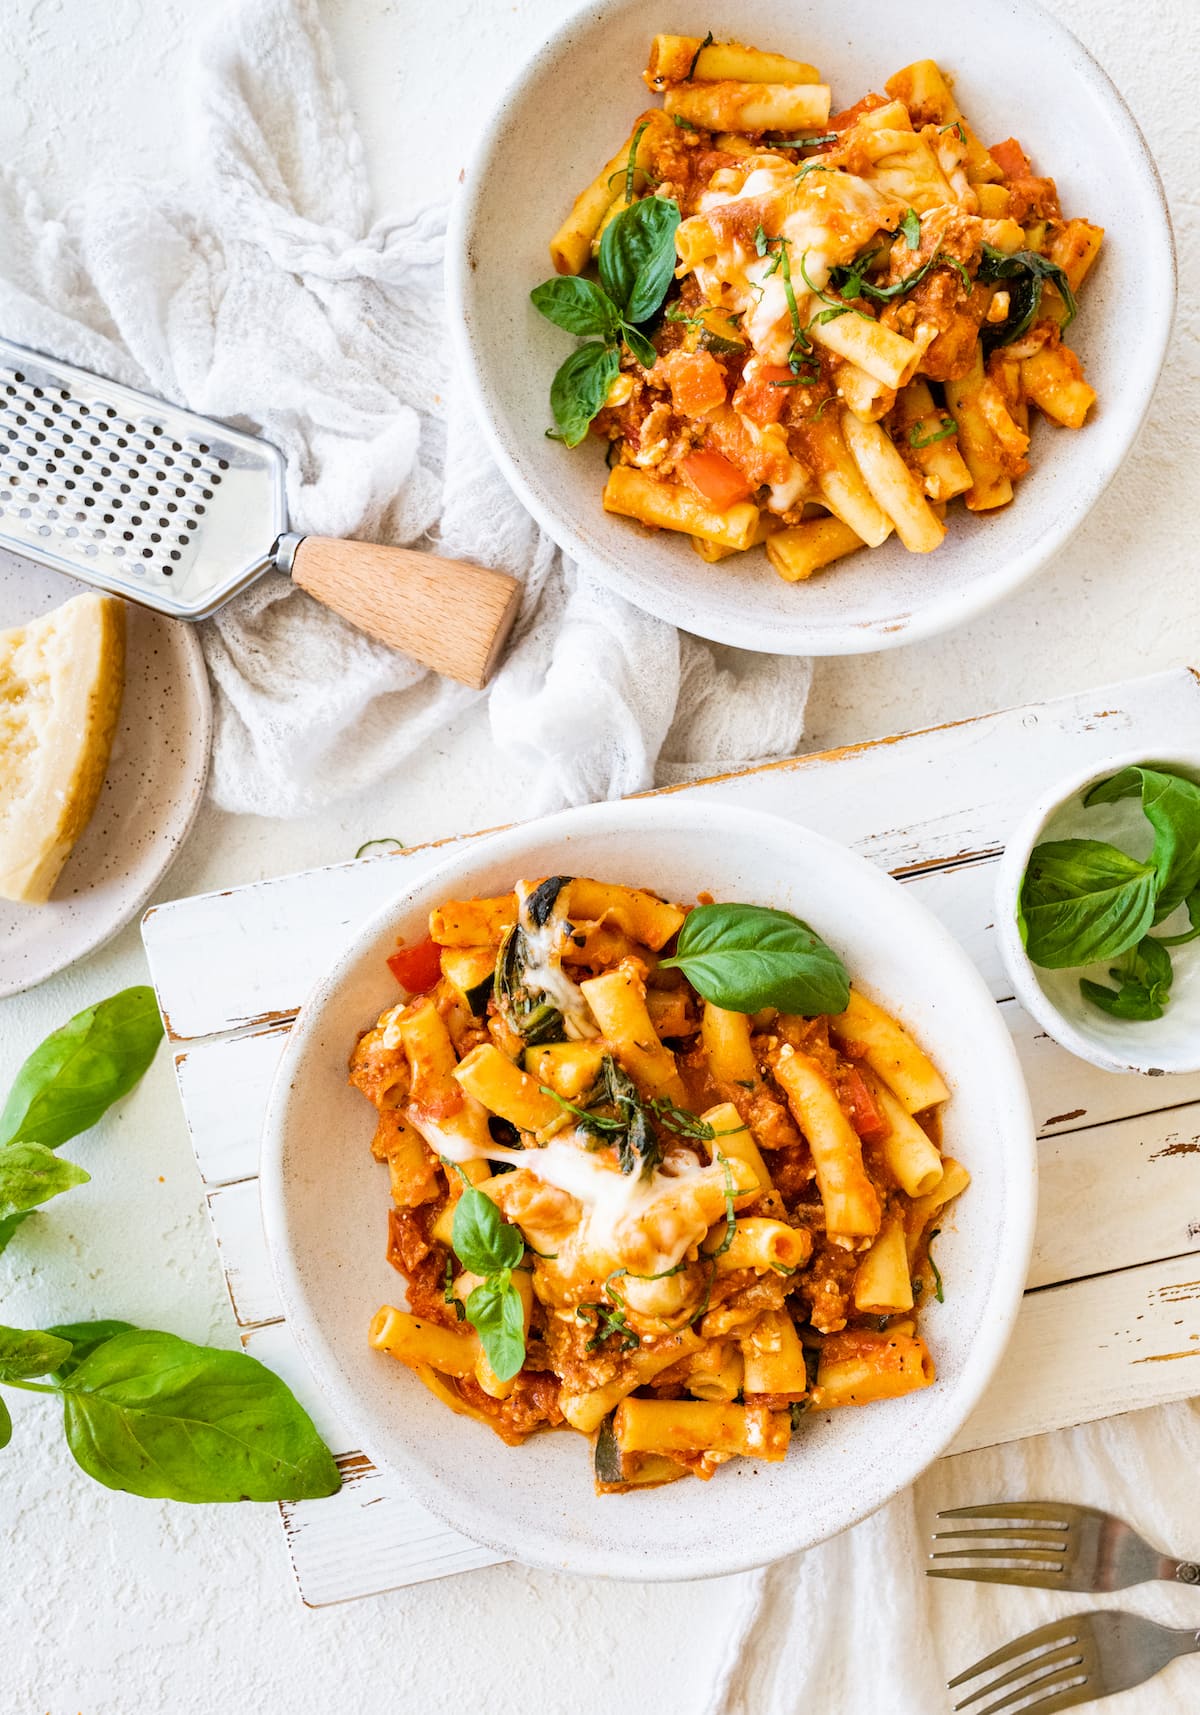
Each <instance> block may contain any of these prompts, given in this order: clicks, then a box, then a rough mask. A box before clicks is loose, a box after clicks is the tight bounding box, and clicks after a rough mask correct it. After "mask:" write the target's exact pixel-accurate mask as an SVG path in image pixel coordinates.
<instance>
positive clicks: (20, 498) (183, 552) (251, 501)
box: [0, 340, 287, 619]
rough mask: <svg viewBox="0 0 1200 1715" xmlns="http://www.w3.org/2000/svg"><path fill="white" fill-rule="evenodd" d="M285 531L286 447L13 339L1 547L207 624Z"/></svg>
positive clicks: (0, 445)
mask: <svg viewBox="0 0 1200 1715" xmlns="http://www.w3.org/2000/svg"><path fill="white" fill-rule="evenodd" d="M286 524H287V514H286V506H285V501H284V487H283V458H282V455H281V454H280V452H279V450H278V448H276V447H273V446H271V445H270V444H269V443H268V442H267V441H261V440H256V439H255V438H254V436H252V435H244V434H241V433H239V432H238V431H237V430H235V429H229V428H227V427H226V426H225V425H224V424H223V423H214V422H210V421H209V420H208V419H207V418H205V417H198V416H196V415H194V414H193V413H192V412H191V411H184V410H181V409H180V408H179V407H178V406H174V405H164V404H162V403H161V402H160V401H159V400H157V399H153V398H151V397H150V396H149V395H147V394H144V393H135V392H134V391H133V390H132V389H130V388H128V387H121V386H119V385H118V384H117V383H116V382H112V381H104V380H102V379H101V378H100V377H99V376H95V375H90V374H89V373H88V372H87V371H86V370H84V369H76V368H74V367H73V366H72V365H71V364H67V363H59V362H58V361H57V359H54V358H49V357H43V356H41V355H40V353H37V352H32V351H26V350H25V349H24V348H23V347H22V346H17V345H11V344H10V343H9V342H8V341H7V340H0V546H2V547H5V548H10V549H12V551H13V552H14V553H17V554H25V555H27V556H28V557H29V558H31V559H34V560H40V561H41V562H42V564H43V565H47V566H52V567H53V568H54V570H55V571H60V572H66V573H67V574H68V575H69V576H71V577H75V578H82V579H83V580H84V581H85V582H86V583H90V584H96V585H98V586H99V587H100V588H101V589H106V590H110V591H111V592H112V593H113V594H114V595H120V596H124V597H126V598H127V599H128V600H130V601H136V602H140V603H142V604H143V605H144V606H146V607H153V608H157V609H158V610H159V611H160V612H162V613H169V614H173V615H175V616H176V617H177V618H180V619H203V618H205V617H206V616H207V615H208V614H210V613H212V612H213V611H214V609H216V608H218V607H219V606H220V605H221V603H222V602H223V601H227V600H228V598H229V597H230V596H231V595H234V594H235V593H236V592H237V591H238V590H240V589H242V588H244V587H245V585H246V584H248V583H250V582H251V581H252V580H253V579H254V578H256V577H257V576H258V575H259V573H260V572H262V571H265V570H266V569H267V567H268V566H270V565H273V564H274V563H275V562H274V558H273V554H272V550H273V548H274V546H275V543H276V540H277V538H278V537H279V536H280V534H281V533H282V532H283V531H284V530H285V529H286Z"/></svg>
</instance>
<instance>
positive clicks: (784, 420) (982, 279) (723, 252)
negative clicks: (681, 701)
mask: <svg viewBox="0 0 1200 1715" xmlns="http://www.w3.org/2000/svg"><path fill="white" fill-rule="evenodd" d="M854 22H855V28H854V31H853V37H852V39H848V38H849V37H850V32H848V31H847V29H846V24H845V17H844V14H843V13H842V12H841V11H840V10H839V9H838V8H836V7H810V8H807V9H806V10H804V11H803V12H799V13H798V12H797V10H796V8H795V7H794V6H792V5H790V4H787V3H786V0H750V3H748V4H746V3H742V0H739V3H738V4H736V5H735V4H732V0H727V3H724V4H721V3H714V4H713V5H705V6H704V7H702V8H700V9H698V10H697V11H696V12H695V13H694V14H693V15H692V19H691V21H690V22H689V21H688V18H687V15H686V14H681V13H679V12H678V11H675V12H670V13H668V12H666V11H663V12H660V13H657V14H656V12H655V9H654V8H653V7H647V6H646V5H645V4H644V3H643V0H605V3H603V4H599V5H594V4H589V5H587V6H585V7H583V8H582V9H581V10H580V11H578V12H577V13H576V14H575V15H574V16H573V17H572V18H570V19H569V20H568V21H567V22H566V23H565V24H564V25H563V26H562V27H561V28H560V30H559V31H558V32H557V34H555V35H554V36H553V37H552V38H551V39H550V40H549V41H548V42H546V43H545V44H544V45H543V46H542V47H541V48H539V50H538V52H537V53H536V54H535V56H534V57H533V59H532V60H531V61H530V63H529V64H528V66H527V67H526V68H525V69H524V70H523V72H522V74H521V75H520V77H519V78H518V80H517V82H516V83H515V85H514V86H513V88H512V89H511V90H510V91H509V93H508V94H507V96H506V97H505V99H504V100H503V102H502V103H501V105H500V107H499V109H498V111H497V113H496V115H495V118H494V120H493V121H492V123H491V125H490V127H489V128H488V129H487V131H486V132H485V135H484V137H483V140H482V143H481V145H480V148H479V151H478V154H477V157H476V159H475V161H474V163H473V164H472V166H471V168H470V170H469V173H468V176H467V180H466V183H465V186H464V189H463V192H462V194H461V196H460V197H459V199H458V202H457V205H456V208H455V212H454V219H453V228H452V232H451V236H450V242H449V249H448V284H449V291H450V299H451V309H452V324H451V325H452V328H453V330H454V332H455V334H456V337H457V339H458V345H459V356H460V362H461V367H462V371H463V374H464V378H465V380H466V382H467V385H468V387H469V388H470V390H471V392H472V393H473V395H474V399H475V403H476V407H477V410H478V414H479V417H480V420H481V422H482V424H483V426H484V428H485V429H486V431H487V432H488V434H489V436H490V439H491V443H492V446H493V449H494V451H495V453H496V455H497V457H498V459H499V462H500V464H501V467H502V468H503V470H504V472H505V474H506V475H507V477H508V478H509V480H510V482H511V483H512V485H513V486H514V488H515V489H516V491H517V493H518V494H519V496H520V497H521V499H522V500H523V501H524V502H525V504H526V505H527V506H528V507H529V509H530V510H531V511H532V512H533V514H534V515H535V517H536V518H537V519H538V520H539V522H540V523H541V524H542V525H543V526H544V527H545V528H546V529H547V530H548V531H549V532H550V534H551V535H552V536H553V537H554V538H555V539H556V540H557V541H558V542H559V543H560V544H561V546H562V547H563V548H564V549H566V550H567V551H568V552H569V553H570V554H572V555H573V556H575V557H576V558H577V559H578V560H579V561H580V562H581V563H583V564H584V565H586V566H587V567H589V569H590V570H592V571H593V572H594V573H595V574H596V575H597V576H599V577H601V578H603V579H604V580H605V581H606V582H608V583H609V584H611V585H613V586H614V587H615V588H616V589H618V590H619V591H620V592H621V593H622V594H624V595H625V596H627V597H628V598H629V599H630V600H631V601H633V602H635V603H637V604H638V605H639V606H641V607H643V608H646V609H648V610H649V611H650V612H652V613H656V614H658V615H660V616H661V617H662V618H664V619H669V620H671V621H672V622H674V623H675V624H678V625H680V626H682V627H683V628H684V629H686V630H689V631H693V632H696V633H698V634H699V635H701V636H705V637H710V638H714V639H716V640H717V641H719V642H724V643H732V644H738V645H741V646H743V647H746V648H751V649H759V650H765V651H772V652H780V653H787V654H808V653H812V654H847V653H859V652H863V651H870V650H877V649H882V648H887V647H891V646H893V645H895V644H898V643H903V642H906V641H911V640H914V639H918V638H922V637H927V636H930V635H932V634H934V633H936V632H939V631H942V630H945V629H947V628H949V627H950V626H952V625H955V624H958V623H960V622H961V621H963V620H964V619H966V618H968V617H969V616H971V615H972V614H974V613H977V612H979V611H980V610H981V609H983V608H984V607H986V606H988V605H989V604H991V603H992V602H995V601H996V600H998V599H999V598H1000V597H1001V596H1003V595H1004V594H1006V593H1008V592H1009V591H1011V590H1013V589H1015V588H1016V587H1017V586H1018V585H1019V584H1020V583H1021V582H1022V581H1023V580H1024V579H1026V578H1027V577H1029V576H1031V575H1032V573H1033V572H1034V571H1036V570H1037V568H1038V567H1040V566H1041V565H1043V564H1044V563H1045V562H1046V561H1047V560H1048V559H1049V558H1050V556H1051V555H1052V554H1053V553H1054V552H1055V550H1056V549H1057V548H1059V547H1060V546H1061V545H1062V544H1063V543H1064V542H1065V541H1066V540H1067V539H1068V537H1069V536H1070V535H1071V533H1072V532H1073V531H1074V530H1075V529H1076V528H1077V527H1078V525H1079V524H1080V523H1081V521H1082V520H1083V518H1084V517H1085V515H1086V514H1087V512H1088V510H1089V509H1090V507H1091V506H1092V505H1093V503H1094V502H1095V500H1096V499H1097V497H1098V496H1099V494H1100V493H1101V492H1102V491H1103V489H1104V488H1105V486H1106V485H1107V484H1108V482H1109V481H1110V480H1111V478H1112V477H1113V475H1114V474H1115V472H1116V470H1117V468H1118V467H1119V465H1120V463H1121V461H1122V459H1123V458H1124V456H1125V454H1126V452H1127V451H1128V449H1129V446H1130V444H1131V443H1132V440H1133V437H1134V435H1135V434H1136V432H1137V429H1138V427H1139V425H1140V422H1141V420H1142V417H1143V415H1144V413H1145V411H1146V409H1147V406H1148V404H1149V400H1150V396H1151V392H1152V389H1153V386H1154V383H1155V380H1156V379H1157V375H1158V371H1159V367H1160V365H1161V362H1162V358H1163V354H1164V351H1165V349H1166V342H1167V338H1168V335H1169V332H1170V326H1171V319H1172V313H1173V306H1174V295H1175V285H1174V261H1173V251H1172V241H1171V230H1170V222H1169V218H1168V216H1167V211H1166V205H1165V201H1164V198H1163V193H1162V187H1161V184H1160V183H1159V180H1158V175H1157V172H1156V170H1155V167H1154V164H1153V162H1152V160H1151V158H1150V156H1149V154H1148V152H1147V150H1146V146H1145V143H1144V140H1143V139H1142V137H1141V134H1140V133H1139V131H1138V129H1137V126H1136V124H1135V123H1134V121H1133V119H1132V117H1131V115H1130V114H1129V112H1128V110H1127V109H1126V108H1125V106H1124V104H1123V103H1122V101H1121V98H1120V96H1119V95H1118V93H1117V92H1116V90H1115V89H1114V88H1113V87H1112V85H1111V84H1110V82H1109V81H1108V79H1107V78H1106V76H1105V75H1104V73H1103V71H1102V70H1101V69H1100V68H1099V67H1098V66H1097V65H1096V64H1095V62H1094V61H1093V60H1091V59H1090V57H1089V56H1088V54H1087V53H1086V52H1085V50H1084V49H1083V48H1082V46H1081V45H1080V43H1079V42H1078V41H1076V40H1075V38H1074V37H1073V36H1071V35H1070V34H1069V32H1068V31H1066V30H1065V29H1064V28H1063V27H1062V25H1061V24H1059V23H1058V22H1057V21H1056V20H1054V19H1053V18H1051V17H1049V16H1048V15H1047V14H1046V13H1045V12H1043V11H1042V10H1041V8H1040V7H1039V6H1038V5H1036V4H1034V3H1033V0H963V3H962V4H960V5H956V6H954V7H947V6H945V5H942V4H938V3H937V0H914V3H913V4H912V5H908V6H905V7H896V6H894V5H891V4H889V3H887V0H863V3H862V5H860V6H859V7H858V8H856V11H855V17H854ZM666 31H675V32H680V33H678V34H662V33H658V34H656V32H666ZM744 43H756V44H757V48H754V49H748V48H746V47H744V46H742V45H741V44H744ZM760 50H765V51H760ZM647 84H649V90H647V87H646V86H647ZM531 294H532V297H531ZM1076 311H1078V313H1077V314H1076ZM539 312H540V313H539ZM1081 365H1082V367H1081ZM548 434H549V435H551V436H552V437H553V439H550V440H548V439H547V438H546V437H547V435H548ZM556 440H557V442H558V444H555V441H556ZM564 442H565V444H563V443H564ZM606 462H607V464H608V467H609V468H608V469H607V470H606V468H605V466H606Z"/></svg>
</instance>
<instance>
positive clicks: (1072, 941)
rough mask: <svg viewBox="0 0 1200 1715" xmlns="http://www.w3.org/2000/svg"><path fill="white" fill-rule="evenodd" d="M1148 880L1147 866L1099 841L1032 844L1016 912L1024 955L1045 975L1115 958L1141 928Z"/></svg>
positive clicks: (1147, 915)
mask: <svg viewBox="0 0 1200 1715" xmlns="http://www.w3.org/2000/svg"><path fill="white" fill-rule="evenodd" d="M1155 881H1156V876H1155V871H1154V869H1153V867H1152V865H1150V864H1148V863H1138V862H1137V860H1136V859H1135V858H1131V857H1129V856H1127V855H1126V853H1125V852H1122V851H1118V850H1117V848H1116V846H1110V845H1107V844H1106V843H1105V842H1104V841H1102V840H1049V841H1047V842H1046V843H1045V844H1043V845H1040V846H1035V847H1034V849H1033V851H1032V852H1031V854H1030V857H1029V863H1028V865H1027V867H1026V870H1025V875H1024V879H1023V880H1022V883H1021V894H1020V905H1019V909H1018V913H1017V921H1018V926H1019V928H1020V931H1021V939H1022V941H1023V942H1024V944H1025V950H1026V952H1027V953H1028V954H1029V957H1030V958H1031V959H1032V960H1033V962H1034V964H1035V965H1041V966H1042V967H1043V969H1045V970H1051V971H1057V970H1064V969H1066V968H1067V967H1069V966H1071V965H1090V964H1093V963H1094V962H1095V961H1096V960H1098V959H1112V958H1115V957H1116V955H1117V954H1118V953H1123V952H1124V951H1125V950H1126V948H1127V947H1132V946H1135V945H1136V944H1137V942H1139V941H1140V940H1141V938H1142V936H1143V935H1144V934H1145V933H1146V931H1147V929H1149V927H1150V924H1151V922H1152V921H1153V918H1154V890H1155Z"/></svg>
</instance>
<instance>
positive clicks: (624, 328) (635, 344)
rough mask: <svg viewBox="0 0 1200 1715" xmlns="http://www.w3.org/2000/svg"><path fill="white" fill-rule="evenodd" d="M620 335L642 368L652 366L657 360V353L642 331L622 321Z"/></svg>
mask: <svg viewBox="0 0 1200 1715" xmlns="http://www.w3.org/2000/svg"><path fill="white" fill-rule="evenodd" d="M621 337H622V339H623V340H624V341H625V344H626V345H627V346H628V347H629V349H630V351H631V352H632V353H633V355H634V356H635V357H636V358H637V360H638V362H639V363H640V364H641V365H642V367H643V368H644V369H653V368H654V365H655V364H656V363H657V362H658V353H657V351H655V349H654V347H653V345H652V344H651V343H650V341H649V340H648V339H647V338H646V336H645V334H644V333H641V332H639V330H638V329H637V328H634V327H630V325H629V323H628V322H622V323H621Z"/></svg>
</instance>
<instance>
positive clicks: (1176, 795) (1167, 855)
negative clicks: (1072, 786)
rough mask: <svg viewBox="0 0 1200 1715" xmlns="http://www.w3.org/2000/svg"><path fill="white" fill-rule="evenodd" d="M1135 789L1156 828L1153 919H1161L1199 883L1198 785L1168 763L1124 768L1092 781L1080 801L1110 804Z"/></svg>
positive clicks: (1178, 905)
mask: <svg viewBox="0 0 1200 1715" xmlns="http://www.w3.org/2000/svg"><path fill="white" fill-rule="evenodd" d="M1139 792H1140V793H1141V797H1142V813H1143V814H1144V815H1145V817H1146V820H1147V821H1148V822H1149V823H1150V826H1151V827H1152V828H1153V829H1154V849H1153V850H1152V851H1151V853H1150V862H1151V863H1152V864H1153V865H1154V868H1155V870H1156V872H1157V874H1158V896H1157V898H1156V900H1155V902H1154V921H1155V922H1156V923H1161V922H1163V920H1164V919H1165V918H1167V917H1169V916H1170V915H1171V913H1172V912H1173V911H1176V910H1178V908H1179V907H1180V906H1181V905H1182V904H1183V903H1184V901H1185V900H1186V899H1187V897H1188V895H1189V894H1191V893H1194V892H1195V891H1196V889H1197V887H1200V786H1194V785H1193V784H1192V782H1191V781H1190V780H1185V779H1183V778H1182V776H1181V775H1178V774H1171V773H1169V772H1168V771H1167V770H1166V769H1160V768H1123V769H1122V770H1121V772H1120V773H1119V774H1114V775H1111V776H1110V777H1109V779H1107V780H1102V781H1100V783H1099V784H1098V785H1096V786H1093V787H1092V789H1091V791H1090V792H1089V793H1088V794H1087V796H1086V798H1085V799H1084V803H1085V804H1086V805H1088V806H1089V807H1090V806H1091V805H1093V804H1113V803H1115V802H1116V801H1117V799H1119V798H1133V797H1135V796H1136V795H1137V794H1138V793H1139Z"/></svg>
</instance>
